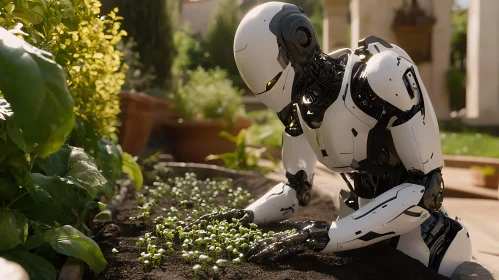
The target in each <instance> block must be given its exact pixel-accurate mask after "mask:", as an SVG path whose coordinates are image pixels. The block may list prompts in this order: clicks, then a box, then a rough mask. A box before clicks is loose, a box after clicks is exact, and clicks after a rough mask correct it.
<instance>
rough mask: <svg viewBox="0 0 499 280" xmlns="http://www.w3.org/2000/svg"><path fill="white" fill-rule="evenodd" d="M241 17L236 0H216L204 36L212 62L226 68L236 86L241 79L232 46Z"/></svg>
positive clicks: (239, 83)
mask: <svg viewBox="0 0 499 280" xmlns="http://www.w3.org/2000/svg"><path fill="white" fill-rule="evenodd" d="M241 19H242V18H241V10H240V8H239V4H238V1H237V0H218V3H217V8H216V11H215V13H214V17H213V20H212V21H211V23H210V25H209V27H208V34H207V36H206V48H207V50H208V52H209V53H210V56H211V58H212V60H213V62H214V63H215V64H216V65H218V66H220V67H221V68H223V69H226V70H227V71H228V72H229V75H230V77H231V78H232V79H233V80H234V82H235V84H236V85H238V86H240V85H241V83H242V79H241V78H240V76H239V72H238V70H237V66H236V62H235V60H234V51H233V49H232V48H233V46H234V36H235V35H236V30H237V27H238V26H239V22H240V21H241Z"/></svg>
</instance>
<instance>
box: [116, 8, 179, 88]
mask: <svg viewBox="0 0 499 280" xmlns="http://www.w3.org/2000/svg"><path fill="white" fill-rule="evenodd" d="M108 2H110V3H111V4H112V6H113V7H118V8H119V9H120V11H119V15H121V16H123V17H124V21H123V28H124V29H125V30H126V31H127V32H128V34H129V35H130V36H131V37H133V38H134V39H135V40H136V41H137V51H138V52H139V53H140V57H141V62H142V63H143V64H144V67H145V69H149V68H151V67H152V68H154V70H155V72H156V79H155V80H154V84H153V85H154V86H155V87H160V88H163V87H165V86H166V87H167V88H169V87H170V86H171V67H172V63H173V59H174V57H175V55H176V50H175V48H174V45H173V34H174V32H175V29H176V26H177V23H178V10H179V6H178V3H179V1H178V0H154V1H150V0H148V1H137V0H111V1H108Z"/></svg>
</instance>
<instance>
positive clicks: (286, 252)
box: [269, 244, 308, 262]
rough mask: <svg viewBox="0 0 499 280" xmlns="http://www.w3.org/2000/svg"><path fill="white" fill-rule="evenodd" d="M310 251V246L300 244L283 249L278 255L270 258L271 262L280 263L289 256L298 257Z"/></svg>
mask: <svg viewBox="0 0 499 280" xmlns="http://www.w3.org/2000/svg"><path fill="white" fill-rule="evenodd" d="M307 250H308V246H307V245H306V244H298V245H296V246H292V247H288V248H284V249H281V250H280V251H279V252H277V254H275V255H274V256H272V257H270V259H269V260H270V261H273V262H274V261H278V260H280V259H283V258H285V257H288V256H296V255H298V254H301V253H304V252H305V251H307Z"/></svg>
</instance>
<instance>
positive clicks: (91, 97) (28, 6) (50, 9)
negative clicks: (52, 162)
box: [0, 0, 126, 138]
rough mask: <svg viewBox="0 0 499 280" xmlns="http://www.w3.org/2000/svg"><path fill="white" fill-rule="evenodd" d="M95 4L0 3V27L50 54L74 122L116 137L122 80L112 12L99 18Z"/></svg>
mask: <svg viewBox="0 0 499 280" xmlns="http://www.w3.org/2000/svg"><path fill="white" fill-rule="evenodd" d="M100 7H101V3H100V1H98V0H58V1H55V0H45V1H43V0H13V1H8V0H0V26H2V27H4V28H6V29H14V28H16V26H17V27H18V28H19V27H21V26H20V25H19V24H22V27H21V28H20V33H19V34H18V36H19V37H22V38H23V39H24V40H26V41H27V42H28V43H30V44H32V45H34V46H36V47H38V48H40V49H43V50H46V51H48V52H50V53H52V54H53V55H54V60H55V61H56V62H57V63H59V64H60V65H61V66H63V68H64V69H65V70H66V71H67V73H66V75H67V80H68V86H69V90H70V92H71V94H72V96H73V97H74V99H75V113H76V116H77V118H78V119H77V120H78V121H79V122H84V123H89V124H90V125H91V126H92V128H93V129H94V130H95V131H96V132H97V133H98V134H100V135H104V136H108V137H112V138H115V137H116V127H117V125H118V124H119V123H118V119H117V115H118V113H119V97H118V94H119V91H120V88H121V86H122V85H123V83H124V80H125V71H126V69H124V68H123V67H122V66H121V65H122V64H121V59H122V57H123V53H122V52H120V51H118V50H116V49H115V46H116V44H118V42H119V41H120V40H121V38H122V36H124V35H126V32H125V31H123V30H121V29H120V27H121V24H120V20H121V19H122V18H120V17H118V16H116V12H117V9H115V10H113V11H112V12H110V13H109V15H107V16H106V17H98V15H99V13H100Z"/></svg>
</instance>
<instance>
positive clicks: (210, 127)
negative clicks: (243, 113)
mask: <svg viewBox="0 0 499 280" xmlns="http://www.w3.org/2000/svg"><path fill="white" fill-rule="evenodd" d="M251 123H252V121H251V120H248V119H242V118H238V119H236V121H235V122H234V123H233V124H232V125H231V124H230V123H229V122H228V121H226V120H222V119H213V120H185V121H182V122H179V121H177V122H170V123H169V125H168V126H169V128H168V133H169V134H170V136H171V139H172V146H173V156H174V157H175V160H177V161H182V162H197V163H206V161H205V158H206V156H208V155H210V154H222V153H228V152H232V151H233V150H234V149H235V148H236V146H235V143H233V142H231V141H229V140H228V139H226V138H223V137H220V135H219V134H220V132H222V131H227V132H228V133H230V134H232V135H236V134H238V133H239V132H240V131H241V130H242V129H245V128H248V127H249V126H250V125H251ZM209 163H212V164H220V163H221V162H216V161H210V162H209Z"/></svg>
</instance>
